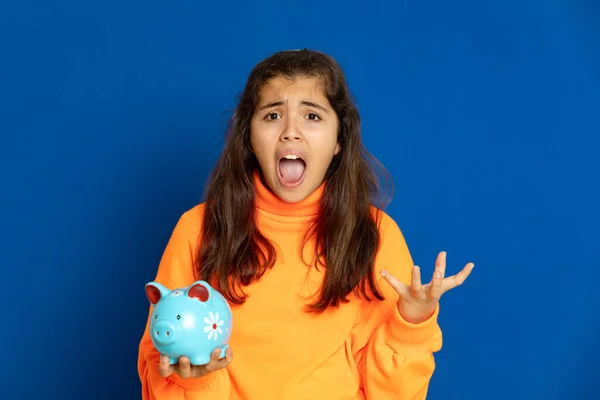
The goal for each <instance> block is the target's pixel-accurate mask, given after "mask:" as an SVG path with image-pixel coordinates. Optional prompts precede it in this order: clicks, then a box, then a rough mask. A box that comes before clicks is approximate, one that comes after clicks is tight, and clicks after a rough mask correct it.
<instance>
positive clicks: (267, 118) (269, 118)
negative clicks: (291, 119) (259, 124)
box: [265, 113, 279, 121]
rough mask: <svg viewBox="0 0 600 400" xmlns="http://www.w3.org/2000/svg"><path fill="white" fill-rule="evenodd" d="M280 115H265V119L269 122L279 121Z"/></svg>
mask: <svg viewBox="0 0 600 400" xmlns="http://www.w3.org/2000/svg"><path fill="white" fill-rule="evenodd" d="M278 117H279V115H278V114H277V113H268V114H267V115H265V119H266V120H268V121H274V120H276V119H278Z"/></svg>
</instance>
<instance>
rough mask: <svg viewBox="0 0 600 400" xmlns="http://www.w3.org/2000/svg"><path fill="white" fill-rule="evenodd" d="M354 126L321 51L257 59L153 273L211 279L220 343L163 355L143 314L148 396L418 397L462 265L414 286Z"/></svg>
mask: <svg viewBox="0 0 600 400" xmlns="http://www.w3.org/2000/svg"><path fill="white" fill-rule="evenodd" d="M359 124H360V120H359V113H358V111H357V109H356V107H355V105H354V104H353V102H352V100H351V97H350V94H349V92H348V88H347V86H346V82H345V78H344V76H343V73H342V71H341V69H340V67H339V66H338V65H337V63H336V62H335V61H334V60H333V59H332V58H331V57H329V56H327V55H325V54H322V53H319V52H314V51H308V50H301V51H285V52H280V53H276V54H274V55H272V56H271V57H269V58H267V59H266V60H264V61H262V62H260V63H259V64H258V65H257V66H256V67H255V68H254V69H253V71H252V72H251V74H250V76H249V78H248V82H247V84H246V87H245V90H244V91H243V93H242V96H241V99H240V101H239V104H238V106H237V108H236V110H235V113H234V115H233V117H232V119H231V121H230V125H229V129H228V135H227V139H226V144H225V147H224V150H223V153H222V155H221V157H220V159H219V161H218V164H217V166H216V168H215V170H214V172H213V174H212V176H211V178H210V182H209V184H208V186H207V189H206V197H205V198H206V201H205V202H204V203H202V204H199V205H197V206H196V207H194V208H192V209H191V210H188V211H187V212H185V213H184V214H183V215H182V216H181V218H180V220H179V221H178V223H177V225H176V227H175V228H174V231H173V233H172V236H171V238H170V240H169V243H168V245H167V247H166V249H165V251H164V255H163V257H162V259H161V261H160V264H159V267H158V272H157V275H156V279H155V281H157V282H160V283H162V284H163V285H165V286H166V287H168V288H170V289H174V288H178V287H183V286H187V285H189V284H190V283H192V282H194V281H195V280H198V279H204V280H207V281H208V282H210V283H211V284H212V285H213V287H215V288H216V289H217V290H219V291H220V292H221V293H222V294H223V295H224V296H225V297H226V298H227V299H228V301H229V303H230V305H231V307H232V312H233V321H234V322H233V332H232V336H231V340H230V349H229V350H228V351H227V352H226V357H225V358H223V359H218V355H219V353H220V349H216V350H215V352H214V354H213V359H212V360H211V361H210V362H209V363H208V364H206V365H201V366H196V365H190V361H189V359H187V358H185V357H182V358H181V359H180V360H179V363H178V364H175V365H169V359H168V357H161V355H160V354H158V352H157V351H156V349H155V348H154V347H153V345H152V342H151V339H150V336H149V332H148V325H149V324H148V323H147V325H146V330H145V332H144V335H143V337H142V339H141V343H140V347H139V361H138V372H139V376H140V379H141V383H142V398H143V399H144V400H150V399H199V400H213V399H223V400H225V399H245V400H265V399H274V400H283V399H285V400H300V399H302V400H306V399H327V400H341V399H347V400H351V399H352V400H356V399H374V400H385V399H394V400H405V399H406V400H408V399H411V400H414V399H425V397H426V394H427V389H428V384H429V380H430V378H431V376H432V374H433V371H434V359H433V353H434V352H436V351H438V350H439V349H440V348H441V343H442V336H441V331H440V329H439V326H438V324H437V316H438V312H439V306H438V300H439V298H440V296H441V295H442V294H443V293H444V292H446V291H447V290H449V289H451V288H454V287H456V286H458V285H460V284H462V283H463V281H464V280H465V279H466V278H467V276H468V275H469V274H470V272H471V269H472V267H473V264H471V263H469V264H467V265H466V266H465V268H464V269H463V270H462V271H461V272H459V273H458V274H457V275H455V276H451V277H447V278H444V275H445V269H446V255H445V253H444V252H442V253H440V254H439V256H438V257H437V261H436V264H435V270H434V274H433V279H432V281H431V282H430V283H427V284H422V283H421V274H420V270H419V268H418V267H417V266H413V262H412V259H411V255H410V253H409V250H408V248H407V246H406V242H405V240H404V237H403V235H402V233H401V231H400V229H399V228H398V226H397V225H396V223H395V222H394V221H393V220H392V219H391V218H390V217H389V216H388V215H387V214H386V213H385V212H383V211H382V209H383V207H384V205H385V204H383V203H378V199H379V194H380V187H379V184H380V182H381V181H380V179H379V178H380V176H379V175H378V174H377V173H376V171H377V169H376V168H377V167H379V164H377V161H376V160H375V159H374V158H372V157H371V156H370V154H369V153H368V152H367V151H366V150H365V148H364V147H363V144H362V142H361V136H360V127H359ZM381 170H382V171H383V169H381ZM151 311H152V310H150V312H151ZM233 353H235V358H234V357H233Z"/></svg>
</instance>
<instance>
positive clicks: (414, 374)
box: [355, 215, 442, 400]
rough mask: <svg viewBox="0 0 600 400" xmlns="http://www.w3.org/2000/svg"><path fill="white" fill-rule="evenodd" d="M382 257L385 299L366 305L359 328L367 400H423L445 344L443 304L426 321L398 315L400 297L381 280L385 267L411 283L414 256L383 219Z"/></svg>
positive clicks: (359, 357)
mask: <svg viewBox="0 0 600 400" xmlns="http://www.w3.org/2000/svg"><path fill="white" fill-rule="evenodd" d="M381 236H382V244H381V247H380V249H381V250H380V252H379V254H378V256H377V262H376V265H377V267H376V273H377V277H378V285H379V288H380V289H381V291H382V293H383V295H384V296H385V300H384V301H383V302H379V301H372V302H369V303H365V304H364V306H363V308H362V309H361V317H360V321H359V324H357V327H356V329H357V330H360V332H357V334H356V336H355V339H356V341H357V342H356V343H355V346H356V347H355V348H356V349H357V353H356V360H357V365H358V369H359V372H360V375H361V381H362V382H361V383H362V387H363V390H364V392H365V395H366V398H367V399H373V400H375V399H377V400H379V399H395V400H424V399H425V398H426V395H427V390H428V387H429V381H430V379H431V376H432V375H433V371H434V369H435V362H434V357H433V353H434V352H436V351H438V350H440V349H441V346H442V334H441V330H440V328H439V326H438V324H437V316H438V313H439V306H438V307H436V308H435V311H434V313H433V314H432V315H431V316H430V317H429V318H428V319H427V320H426V321H424V322H421V323H418V324H413V323H410V322H407V321H406V320H405V319H404V318H403V317H402V315H401V314H400V312H399V311H398V298H399V297H398V293H397V292H396V291H395V289H394V288H392V287H391V286H390V285H389V284H388V283H387V282H385V280H384V279H383V278H382V277H381V274H380V271H381V270H382V269H386V270H387V271H389V272H390V273H391V274H392V275H394V276H396V277H397V278H398V279H399V280H400V281H402V282H403V283H405V284H407V285H409V284H410V282H411V272H410V271H411V268H412V266H413V261H412V257H411V256H410V253H409V250H408V248H407V246H406V242H405V240H404V237H403V235H402V233H401V232H400V229H399V228H398V227H397V225H396V224H395V223H394V221H393V220H391V218H389V217H388V216H387V215H384V218H383V221H382V225H381Z"/></svg>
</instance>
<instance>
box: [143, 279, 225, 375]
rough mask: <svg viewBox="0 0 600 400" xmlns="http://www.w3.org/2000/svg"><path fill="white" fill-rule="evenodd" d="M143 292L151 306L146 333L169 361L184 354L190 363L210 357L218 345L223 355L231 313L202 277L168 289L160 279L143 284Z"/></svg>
mask: <svg viewBox="0 0 600 400" xmlns="http://www.w3.org/2000/svg"><path fill="white" fill-rule="evenodd" d="M146 296H147V297H148V300H150V303H152V305H153V306H154V309H153V310H152V315H151V316H150V337H151V339H152V343H153V344H154V347H156V349H157V350H158V351H159V353H161V354H163V355H166V356H169V357H170V358H171V364H175V363H177V362H179V357H181V356H186V357H188V358H189V359H190V362H191V363H192V364H193V365H204V364H207V363H208V362H209V361H210V355H211V353H212V352H213V351H214V350H215V349H216V348H217V347H219V348H220V349H221V355H220V358H222V357H225V350H226V349H227V348H228V347H229V338H230V336H231V325H232V315H231V309H230V308H229V304H228V303H227V300H226V299H225V297H223V295H222V294H221V293H219V292H218V291H217V290H215V289H213V288H212V287H211V286H210V285H209V284H208V283H207V282H205V281H196V282H194V283H193V284H191V285H190V286H188V287H185V288H178V289H173V290H169V289H167V288H166V287H164V286H163V285H161V284H160V283H157V282H149V283H147V284H146Z"/></svg>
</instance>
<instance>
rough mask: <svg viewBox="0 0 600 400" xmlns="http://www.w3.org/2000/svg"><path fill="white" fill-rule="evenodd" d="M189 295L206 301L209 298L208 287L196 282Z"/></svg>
mask: <svg viewBox="0 0 600 400" xmlns="http://www.w3.org/2000/svg"><path fill="white" fill-rule="evenodd" d="M188 296H190V297H192V298H194V299H198V300H200V301H202V302H206V301H207V300H208V288H207V287H206V286H204V285H203V284H202V283H199V282H197V283H194V284H193V285H192V286H190V289H189V290H188Z"/></svg>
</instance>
